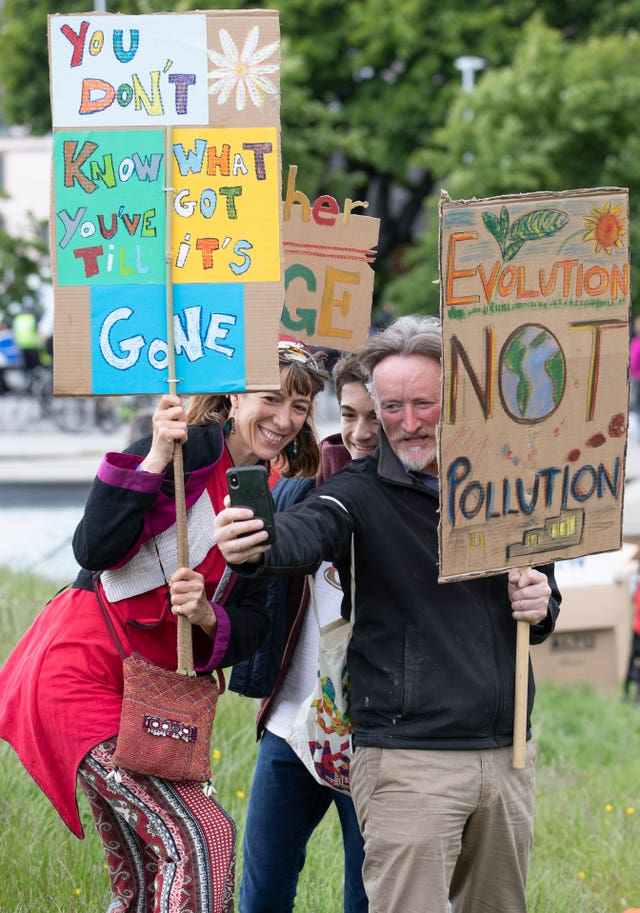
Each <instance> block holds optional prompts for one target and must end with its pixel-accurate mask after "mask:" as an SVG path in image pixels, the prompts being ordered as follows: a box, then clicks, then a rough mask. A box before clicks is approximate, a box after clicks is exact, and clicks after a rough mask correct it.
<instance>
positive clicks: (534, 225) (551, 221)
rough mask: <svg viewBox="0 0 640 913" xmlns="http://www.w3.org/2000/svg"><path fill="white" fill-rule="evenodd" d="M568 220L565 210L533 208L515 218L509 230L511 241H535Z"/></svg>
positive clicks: (555, 231)
mask: <svg viewBox="0 0 640 913" xmlns="http://www.w3.org/2000/svg"><path fill="white" fill-rule="evenodd" d="M568 221H569V216H568V215H567V214H566V212H561V211H560V210H558V209H534V210H533V211H532V212H528V213H527V214H526V215H524V216H520V218H519V219H516V220H515V222H514V223H513V225H512V226H511V228H510V230H509V238H511V240H512V241H537V240H538V239H539V238H548V237H549V236H550V235H555V234H556V233H557V232H559V231H560V230H561V229H563V228H564V227H565V225H566V224H567V222H568Z"/></svg>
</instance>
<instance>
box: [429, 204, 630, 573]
mask: <svg viewBox="0 0 640 913" xmlns="http://www.w3.org/2000/svg"><path fill="white" fill-rule="evenodd" d="M440 214H441V241H440V262H441V304H442V320H443V335H444V353H443V390H444V402H443V413H442V415H443V417H442V427H441V436H440V442H439V448H440V480H441V486H442V491H441V505H442V510H441V522H440V577H441V579H442V580H453V579H457V578H460V577H465V576H479V575H482V574H485V573H497V572H499V571H502V570H505V569H507V568H509V567H516V566H521V565H529V564H540V563H543V562H547V561H554V560H558V559H561V558H573V557H578V556H580V555H586V554H590V553H595V552H603V551H610V550H613V549H617V548H619V547H620V546H621V544H622V502H623V482H624V460H625V449H626V435H627V405H628V398H629V391H628V356H629V326H628V321H629V235H628V231H629V214H628V193H627V191H626V190H624V189H621V188H616V187H605V188H596V189H589V190H578V191H567V192H563V193H557V194H552V193H541V194H523V195H520V196H508V197H497V198H489V199H483V200H473V201H470V202H456V201H451V200H449V199H448V198H444V199H443V200H442V201H441V207H440Z"/></svg>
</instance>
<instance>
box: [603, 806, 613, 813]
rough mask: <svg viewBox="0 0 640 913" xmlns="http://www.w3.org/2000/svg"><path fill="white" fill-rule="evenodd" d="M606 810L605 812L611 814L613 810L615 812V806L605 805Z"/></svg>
mask: <svg viewBox="0 0 640 913" xmlns="http://www.w3.org/2000/svg"><path fill="white" fill-rule="evenodd" d="M604 810H605V812H610V811H612V810H613V805H605V807H604Z"/></svg>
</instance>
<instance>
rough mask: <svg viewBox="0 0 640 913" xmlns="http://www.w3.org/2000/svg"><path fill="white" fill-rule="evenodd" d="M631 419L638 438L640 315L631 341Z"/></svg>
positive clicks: (636, 320)
mask: <svg viewBox="0 0 640 913" xmlns="http://www.w3.org/2000/svg"><path fill="white" fill-rule="evenodd" d="M629 419H630V422H631V424H632V428H633V431H634V433H635V435H636V437H637V438H640V316H639V317H636V318H635V320H634V321H633V335H632V336H631V341H630V343H629Z"/></svg>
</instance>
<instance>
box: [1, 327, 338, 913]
mask: <svg viewBox="0 0 640 913" xmlns="http://www.w3.org/2000/svg"><path fill="white" fill-rule="evenodd" d="M278 356H279V365H280V382H281V388H280V390H275V391H268V392H262V393H238V394H236V393H231V394H229V395H227V396H223V395H212V396H194V397H193V398H192V399H191V402H190V406H189V413H188V415H187V413H186V412H185V409H184V406H183V403H182V400H181V398H180V397H178V396H174V395H166V396H163V397H162V398H161V400H160V402H159V405H158V406H157V408H156V410H155V413H154V416H153V422H152V425H153V431H152V434H151V435H150V436H148V437H145V438H143V439H142V440H139V441H137V442H136V443H134V444H133V445H132V446H131V447H129V448H128V449H127V450H126V451H125V453H108V454H107V455H106V456H105V458H104V459H103V461H102V464H101V466H100V468H99V470H98V475H97V478H96V479H95V481H94V483H93V486H92V488H91V491H90V494H89V498H88V501H87V505H86V508H85V512H84V516H83V518H82V520H81V522H80V524H79V526H78V528H77V529H76V532H75V535H74V539H73V547H74V554H75V557H76V560H77V561H78V563H79V564H80V566H81V568H82V570H81V571H80V573H79V575H78V577H77V579H76V581H75V582H74V584H73V585H72V586H71V587H70V588H69V589H67V590H64V591H63V592H61V593H60V594H58V595H57V596H55V597H54V598H53V599H52V600H51V601H50V602H49V603H48V605H47V606H46V607H45V608H44V610H43V611H42V612H41V613H40V615H39V616H38V617H37V619H36V621H35V622H34V624H33V625H32V626H31V628H30V629H29V630H28V631H27V632H26V634H25V635H24V636H23V637H22V639H21V640H20V642H19V643H18V645H17V646H16V647H15V649H14V650H13V652H12V654H11V655H10V656H9V659H8V660H7V662H6V664H5V665H4V667H3V668H2V670H0V738H2V739H5V740H6V741H8V742H9V743H10V744H11V745H12V746H13V748H14V749H15V751H16V753H17V754H18V756H19V758H20V760H21V762H22V763H23V765H24V766H25V768H26V769H27V771H28V772H29V774H30V775H31V776H32V777H33V779H34V780H35V781H36V783H37V784H38V785H39V786H40V788H41V789H42V790H43V791H44V792H45V794H46V795H47V797H48V798H49V799H50V801H51V802H52V804H53V805H54V807H55V808H56V810H57V811H58V812H59V814H60V816H61V817H62V819H63V821H64V822H65V823H66V824H67V826H68V827H69V828H70V829H71V830H72V832H73V833H74V834H75V835H76V836H77V837H80V838H81V837H82V836H83V831H82V825H81V822H80V817H79V814H78V808H77V805H76V781H77V780H78V781H79V783H80V785H81V787H82V789H83V791H84V793H85V795H86V797H87V799H88V801H89V804H90V806H91V811H92V813H93V815H94V818H95V823H96V826H97V828H98V832H99V834H100V837H101V838H102V841H103V844H104V850H105V855H106V860H107V866H108V870H109V879H110V884H111V890H112V893H113V901H112V904H111V906H110V909H112V910H116V909H117V910H131V911H133V910H140V911H141V910H151V909H153V911H154V913H170V911H177V910H184V911H186V910H188V911H190V913H226V911H231V910H232V909H233V895H234V866H235V825H234V822H233V821H232V819H231V818H230V817H229V816H228V815H227V813H226V812H225V811H224V809H223V808H222V807H221V806H220V805H219V804H218V803H217V802H216V801H215V800H214V799H213V798H211V797H209V796H207V795H205V793H204V792H203V790H202V787H201V785H200V784H198V783H193V782H170V781H168V780H164V779H162V778H158V777H146V776H140V775H138V774H135V773H132V772H129V771H125V770H118V771H115V768H114V764H113V760H112V758H113V753H114V750H115V745H116V737H117V734H118V727H119V721H120V713H121V708H122V688H123V681H122V660H121V659H120V656H119V655H118V652H117V650H116V647H115V645H114V643H113V641H112V639H111V636H110V634H109V631H108V629H107V625H106V621H105V619H104V617H103V616H102V613H101V611H100V605H99V602H98V595H99V596H100V598H101V599H102V600H103V602H104V605H105V607H106V609H107V611H108V612H109V615H110V616H111V619H112V621H113V624H114V626H115V628H116V630H117V633H118V635H119V639H120V640H121V641H122V643H123V644H124V645H125V647H126V648H128V649H130V650H131V651H137V652H138V653H139V654H141V655H142V656H143V657H145V658H146V659H148V660H150V661H151V662H153V663H155V664H157V665H159V666H163V667H164V668H167V669H175V668H176V666H177V632H176V616H177V615H183V616H184V617H186V618H187V619H188V621H189V622H190V623H191V625H192V633H193V652H194V664H195V668H196V671H198V672H200V673H202V674H210V673H211V672H213V671H214V670H215V669H218V668H220V667H224V666H229V665H232V664H233V663H235V662H237V661H239V660H241V659H244V658H246V657H247V656H250V655H251V654H252V653H254V652H255V650H256V649H257V648H258V647H259V646H260V645H261V643H262V641H263V640H264V637H265V635H266V632H267V629H268V616H267V613H266V607H265V602H266V587H265V586H264V585H263V584H262V583H260V582H259V581H256V582H249V586H247V581H241V580H234V578H233V576H232V575H231V574H230V573H229V572H228V570H227V569H226V567H225V562H224V559H223V557H222V555H221V554H220V552H219V551H218V549H217V547H216V546H215V543H214V540H213V518H214V516H215V513H216V511H218V510H220V509H221V507H222V504H223V499H224V497H225V495H226V493H227V482H226V470H227V469H228V468H229V467H231V466H249V465H253V464H257V463H261V464H265V465H267V466H269V464H270V462H271V461H272V460H275V459H276V458H277V457H278V456H279V455H280V454H281V452H282V451H286V452H287V461H288V465H289V469H290V471H291V473H292V474H296V473H300V474H302V475H310V476H313V475H314V474H315V473H316V472H317V468H318V465H319V458H320V448H319V445H318V442H317V438H316V433H315V429H314V426H313V400H314V398H315V396H316V395H317V393H318V392H319V391H320V390H321V389H322V387H323V385H324V382H325V379H326V372H325V371H324V370H323V369H322V367H321V365H320V364H319V362H318V361H317V359H316V358H314V357H313V356H312V355H311V353H310V352H309V351H308V350H307V349H306V348H305V347H304V346H302V345H301V344H300V343H297V342H295V341H292V340H287V341H281V342H280V343H279V344H278ZM176 444H180V445H182V446H183V462H184V477H185V486H184V487H185V500H186V506H187V525H188V538H189V557H190V561H191V563H192V567H181V568H178V569H177V570H174V568H175V562H176V528H175V525H176V515H175V497H174V493H175V490H174V480H173V472H172V470H173V465H172V459H173V453H174V448H175V445H176ZM92 572H100V573H99V579H96V578H95V577H94V574H93V573H92ZM116 774H117V775H116Z"/></svg>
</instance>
